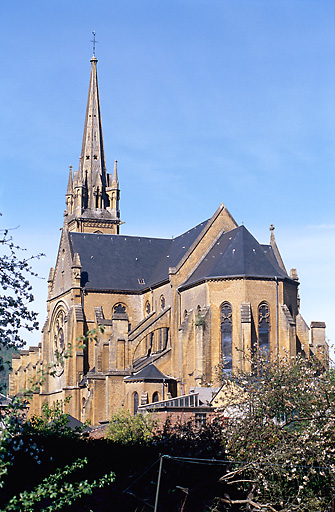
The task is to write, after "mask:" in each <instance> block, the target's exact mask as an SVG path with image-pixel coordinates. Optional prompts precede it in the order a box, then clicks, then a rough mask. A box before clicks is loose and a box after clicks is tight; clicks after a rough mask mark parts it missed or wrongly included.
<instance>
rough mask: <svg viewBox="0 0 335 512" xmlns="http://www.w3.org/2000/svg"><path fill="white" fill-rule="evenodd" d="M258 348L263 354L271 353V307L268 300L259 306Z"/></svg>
mask: <svg viewBox="0 0 335 512" xmlns="http://www.w3.org/2000/svg"><path fill="white" fill-rule="evenodd" d="M258 349H259V353H260V355H261V356H262V355H263V356H265V357H267V356H268V355H269V353H270V309H269V306H268V304H267V303H266V302H261V304H260V305H259V306H258Z"/></svg>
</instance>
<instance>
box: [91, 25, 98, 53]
mask: <svg viewBox="0 0 335 512" xmlns="http://www.w3.org/2000/svg"><path fill="white" fill-rule="evenodd" d="M92 34H93V39H91V43H93V57H95V43H97V42H98V41H96V40H95V30H93V32H92Z"/></svg>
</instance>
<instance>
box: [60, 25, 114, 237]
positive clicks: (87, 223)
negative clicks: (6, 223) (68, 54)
mask: <svg viewBox="0 0 335 512" xmlns="http://www.w3.org/2000/svg"><path fill="white" fill-rule="evenodd" d="M93 35H94V36H95V33H93ZM94 43H95V37H94ZM90 62H91V76H90V85H89V90H88V99H87V107H86V115H85V125H84V134H83V142H82V148H81V154H80V158H79V170H78V171H75V172H74V173H73V179H72V173H71V178H70V177H69V184H68V190H67V202H70V201H69V199H68V198H69V195H70V193H69V189H70V188H71V189H72V194H73V195H72V197H73V208H69V205H68V208H67V215H68V219H67V224H68V228H69V230H70V231H86V232H90V231H91V232H92V231H93V232H95V231H101V232H108V233H118V232H119V225H120V224H121V221H120V211H119V195H120V190H119V182H118V178H117V171H116V170H115V169H114V175H113V179H112V176H111V175H110V174H108V173H107V171H106V164H105V150H104V141H103V135H102V123H101V110H100V99H99V89H98V76H97V62H98V60H97V58H96V56H95V52H93V57H92V58H91V61H90ZM115 176H116V181H115ZM111 190H113V194H112V195H113V198H112V197H111ZM112 199H113V200H112Z"/></svg>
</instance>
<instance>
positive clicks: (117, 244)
mask: <svg viewBox="0 0 335 512" xmlns="http://www.w3.org/2000/svg"><path fill="white" fill-rule="evenodd" d="M205 226H206V222H203V223H201V224H199V225H198V226H195V227H194V228H193V229H190V230H189V231H187V232H186V233H183V234H182V235H180V236H179V237H177V238H174V239H166V238H147V237H136V236H124V235H107V234H101V233H74V232H70V233H69V239H70V243H71V249H72V251H73V254H74V253H76V252H77V253H78V254H79V256H80V261H81V265H82V286H85V288H86V289H94V290H115V291H117V290H120V291H121V290H122V291H130V292H131V291H133V292H136V291H141V290H144V289H147V288H148V287H152V286H155V285H158V284H160V283H162V282H164V281H166V280H167V279H168V276H169V267H175V266H176V265H177V264H178V263H179V262H180V260H181V259H182V258H183V256H184V255H185V254H186V252H187V250H188V249H189V248H190V247H191V245H192V244H193V243H194V241H195V240H196V239H197V237H198V236H199V235H200V233H201V232H202V230H203V229H204V227H205ZM238 276H241V277H242V276H246V277H264V278H275V277H281V278H289V277H288V275H287V274H286V272H285V271H284V270H282V269H281V268H280V266H279V264H278V262H277V259H276V256H275V254H274V252H273V249H272V247H271V245H261V244H259V243H258V242H257V240H256V239H255V238H254V237H253V236H252V235H251V233H250V232H249V231H248V230H247V229H246V228H245V227H244V226H239V227H237V228H234V229H232V230H230V231H227V232H225V233H223V234H222V235H221V236H220V238H219V239H218V240H217V241H216V242H215V244H214V245H213V247H212V248H211V249H210V251H209V252H208V254H207V255H206V257H205V258H204V259H203V260H202V261H201V262H200V263H199V265H198V266H197V268H196V270H195V271H194V272H193V274H192V275H191V276H190V277H189V279H188V280H187V281H186V283H185V284H184V286H190V285H192V284H195V283H197V282H199V281H203V280H205V279H215V278H220V277H238Z"/></svg>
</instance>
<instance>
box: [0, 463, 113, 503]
mask: <svg viewBox="0 0 335 512" xmlns="http://www.w3.org/2000/svg"><path fill="white" fill-rule="evenodd" d="M87 463H88V460H87V458H84V459H78V460H76V461H75V462H74V463H73V464H71V465H70V466H65V467H64V468H61V469H57V471H56V472H55V473H54V474H52V475H50V476H49V477H47V478H44V479H43V481H42V483H41V484H39V485H37V486H36V487H35V488H34V489H32V490H30V491H23V492H21V493H20V494H19V495H18V496H14V497H13V498H11V499H10V501H9V502H8V504H7V505H5V506H4V507H3V508H1V512H14V511H15V512H20V511H23V510H24V511H25V512H34V511H36V510H39V511H40V512H54V511H57V510H64V509H65V508H67V507H69V506H70V505H72V504H73V503H74V502H75V501H76V500H78V499H80V498H81V497H82V496H84V495H85V496H87V495H91V494H92V493H93V491H94V489H95V488H97V487H100V488H101V487H104V486H105V485H107V484H109V483H111V482H113V481H114V476H115V475H114V474H113V473H110V474H107V475H105V476H103V477H102V478H100V479H99V480H94V481H93V482H88V481H87V480H81V479H80V481H79V482H73V483H72V482H68V481H66V479H67V477H69V476H71V475H72V474H73V473H74V472H76V471H78V470H81V469H83V467H84V466H85V465H86V464H87Z"/></svg>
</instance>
